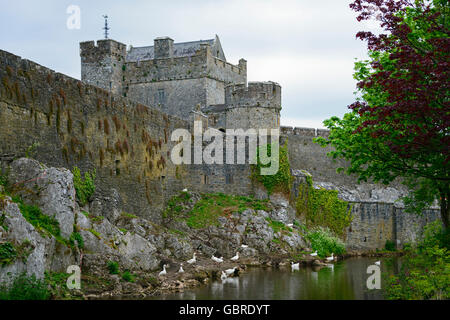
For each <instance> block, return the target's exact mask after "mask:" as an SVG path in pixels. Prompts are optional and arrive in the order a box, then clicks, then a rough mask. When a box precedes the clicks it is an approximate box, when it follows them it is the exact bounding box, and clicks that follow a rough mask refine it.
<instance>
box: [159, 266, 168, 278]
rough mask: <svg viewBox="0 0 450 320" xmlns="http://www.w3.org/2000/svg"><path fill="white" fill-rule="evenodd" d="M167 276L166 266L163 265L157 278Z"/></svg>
mask: <svg viewBox="0 0 450 320" xmlns="http://www.w3.org/2000/svg"><path fill="white" fill-rule="evenodd" d="M166 274H167V271H166V265H163V270H162V271H161V272H160V273H159V276H160V277H161V276H165V275H166Z"/></svg>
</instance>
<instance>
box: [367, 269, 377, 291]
mask: <svg viewBox="0 0 450 320" xmlns="http://www.w3.org/2000/svg"><path fill="white" fill-rule="evenodd" d="M367 274H370V276H369V278H367V281H366V285H367V289H369V290H373V289H381V269H380V266H378V265H370V266H368V267H367Z"/></svg>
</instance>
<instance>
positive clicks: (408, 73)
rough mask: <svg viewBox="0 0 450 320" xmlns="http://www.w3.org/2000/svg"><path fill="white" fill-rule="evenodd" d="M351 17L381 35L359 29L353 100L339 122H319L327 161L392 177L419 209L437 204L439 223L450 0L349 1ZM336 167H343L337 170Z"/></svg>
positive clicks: (447, 177) (449, 111)
mask: <svg viewBox="0 0 450 320" xmlns="http://www.w3.org/2000/svg"><path fill="white" fill-rule="evenodd" d="M350 8H351V9H352V10H354V11H356V12H357V13H358V17H357V20H358V21H362V20H369V19H376V20H378V21H379V22H380V24H381V27H382V28H383V30H384V32H383V33H381V34H378V35H376V34H374V33H372V32H358V34H357V35H356V36H357V38H359V39H361V40H364V41H367V45H368V51H369V52H368V53H369V60H365V61H359V62H356V63H355V74H354V77H355V79H356V80H357V81H358V84H357V87H358V92H359V97H358V98H357V101H356V102H355V103H353V104H351V105H350V106H349V109H351V112H349V113H347V114H345V115H344V117H343V118H342V119H339V118H338V117H332V118H331V119H328V120H325V121H324V124H325V125H326V126H327V127H328V128H329V129H330V136H329V138H328V139H323V138H318V139H316V141H317V142H318V143H320V144H321V145H322V146H328V145H331V146H332V147H334V151H332V152H330V155H331V156H332V157H334V158H337V157H342V158H344V159H346V160H349V162H350V165H349V167H347V168H346V172H347V173H349V174H350V173H354V174H357V175H358V176H359V179H360V180H361V181H367V180H368V179H373V180H374V181H376V182H383V183H385V184H388V183H390V182H392V181H393V180H395V179H396V178H399V179H400V180H401V181H402V182H403V183H404V184H405V185H407V186H408V187H409V188H410V190H411V192H410V194H409V196H408V197H406V198H405V199H404V201H405V204H406V205H407V208H408V209H409V210H410V211H411V210H412V209H414V211H416V212H419V211H422V210H423V209H424V208H426V207H427V206H429V205H430V204H432V203H433V202H434V201H438V202H439V204H440V206H441V217H442V220H443V223H444V225H445V227H446V228H447V227H448V226H449V200H450V130H449V127H450V102H449V92H450V84H449V78H450V77H449V76H450V75H449V54H450V19H449V18H450V15H449V13H450V6H449V0H415V1H409V0H396V1H394V0H355V1H354V2H353V3H352V4H350ZM342 170H343V169H342Z"/></svg>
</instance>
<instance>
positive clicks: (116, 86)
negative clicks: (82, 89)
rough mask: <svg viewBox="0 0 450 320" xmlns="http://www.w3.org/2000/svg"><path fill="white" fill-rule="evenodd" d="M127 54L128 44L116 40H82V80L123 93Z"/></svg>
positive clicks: (116, 92)
mask: <svg viewBox="0 0 450 320" xmlns="http://www.w3.org/2000/svg"><path fill="white" fill-rule="evenodd" d="M126 54H127V50H126V45H125V44H123V43H120V42H117V41H114V40H109V39H107V40H98V41H97V45H96V44H95V42H94V41H87V42H81V43H80V56H81V80H82V81H84V82H86V83H89V84H92V85H94V86H97V87H100V88H103V89H106V90H111V91H112V92H113V93H115V94H122V93H123V74H124V71H125V68H126V66H125V57H126Z"/></svg>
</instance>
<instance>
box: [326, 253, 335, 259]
mask: <svg viewBox="0 0 450 320" xmlns="http://www.w3.org/2000/svg"><path fill="white" fill-rule="evenodd" d="M333 260H334V253H331V257H327V261H333Z"/></svg>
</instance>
